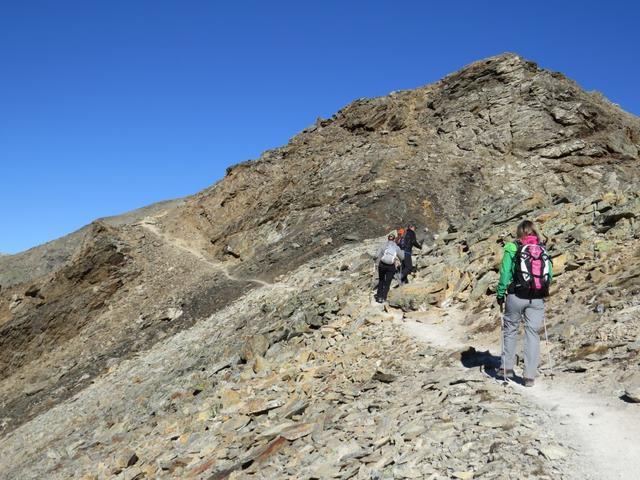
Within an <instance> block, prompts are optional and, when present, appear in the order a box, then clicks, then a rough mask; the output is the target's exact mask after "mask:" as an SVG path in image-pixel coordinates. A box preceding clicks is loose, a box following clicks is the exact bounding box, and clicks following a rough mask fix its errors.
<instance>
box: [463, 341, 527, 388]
mask: <svg viewBox="0 0 640 480" xmlns="http://www.w3.org/2000/svg"><path fill="white" fill-rule="evenodd" d="M500 360H501V359H500V357H499V356H498V355H493V354H492V353H491V352H490V351H489V350H485V351H484V352H481V351H478V350H476V349H475V348H474V347H469V348H467V349H466V350H465V351H464V352H462V353H461V354H460V363H462V366H463V367H465V368H480V369H481V370H482V371H483V372H484V373H485V374H486V375H488V376H490V377H491V378H495V379H496V380H503V376H502V372H501V371H500ZM516 363H517V359H516ZM511 380H512V381H515V382H516V383H523V382H524V380H523V379H522V378H520V377H516V376H514V377H512V378H511Z"/></svg>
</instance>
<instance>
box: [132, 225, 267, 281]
mask: <svg viewBox="0 0 640 480" xmlns="http://www.w3.org/2000/svg"><path fill="white" fill-rule="evenodd" d="M137 225H139V226H141V227H142V228H144V229H146V230H148V231H150V232H151V233H153V234H154V235H156V236H157V237H160V238H161V239H162V240H163V241H164V242H165V243H167V244H169V245H171V246H173V247H174V248H177V249H178V250H182V251H183V252H186V253H188V254H190V255H192V256H193V257H195V258H197V259H198V260H200V261H201V262H202V263H205V264H207V265H209V266H210V267H211V268H213V269H214V270H217V271H218V272H220V273H222V275H224V277H225V278H226V279H227V280H230V281H232V282H240V283H246V282H249V283H255V284H257V285H260V286H263V287H270V286H274V285H276V284H275V283H269V282H265V281H264V280H260V279H258V278H239V277H236V276H234V275H232V274H230V273H229V270H228V269H227V267H225V266H224V265H223V264H222V263H219V262H212V261H211V260H209V259H207V258H206V257H205V256H204V255H203V254H202V252H200V251H198V250H196V249H194V248H192V247H190V246H188V245H186V244H185V243H184V242H183V241H182V240H181V239H178V238H174V237H170V236H169V235H167V234H166V233H164V232H162V231H161V230H160V229H159V228H158V224H157V223H156V222H155V220H154V219H153V218H145V219H144V220H142V221H141V222H139V223H138V224H137Z"/></svg>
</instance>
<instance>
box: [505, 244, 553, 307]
mask: <svg viewBox="0 0 640 480" xmlns="http://www.w3.org/2000/svg"><path fill="white" fill-rule="evenodd" d="M533 238H535V237H533ZM537 242H538V240H537V238H536V239H535V241H533V240H532V239H531V237H527V238H525V239H524V242H520V241H518V242H517V246H518V249H517V250H516V256H515V258H514V263H515V266H514V276H513V283H512V286H513V287H512V289H513V293H515V294H516V295H517V296H518V297H520V298H530V299H531V298H543V297H546V296H547V295H549V284H550V283H551V258H550V257H549V254H548V253H547V250H546V249H545V248H544V245H540V244H539V243H537Z"/></svg>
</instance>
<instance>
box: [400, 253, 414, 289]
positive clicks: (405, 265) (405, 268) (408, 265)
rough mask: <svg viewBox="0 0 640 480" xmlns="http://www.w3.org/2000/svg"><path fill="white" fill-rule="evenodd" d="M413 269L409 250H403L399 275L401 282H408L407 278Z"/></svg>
mask: <svg viewBox="0 0 640 480" xmlns="http://www.w3.org/2000/svg"><path fill="white" fill-rule="evenodd" d="M411 270H413V262H412V261H411V252H404V260H403V261H402V275H400V281H401V282H402V283H409V279H408V278H407V277H408V276H409V274H410V273H411Z"/></svg>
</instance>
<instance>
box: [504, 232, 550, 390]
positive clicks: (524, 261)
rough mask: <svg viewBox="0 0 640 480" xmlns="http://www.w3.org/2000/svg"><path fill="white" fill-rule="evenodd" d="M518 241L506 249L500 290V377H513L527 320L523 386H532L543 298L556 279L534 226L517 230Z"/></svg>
mask: <svg viewBox="0 0 640 480" xmlns="http://www.w3.org/2000/svg"><path fill="white" fill-rule="evenodd" d="M516 237H517V240H516V241H515V242H508V243H507V244H506V245H505V246H504V255H503V257H502V264H501V266H500V280H499V282H498V288H497V302H498V305H499V306H500V310H501V311H502V309H503V307H505V306H506V308H505V311H504V315H503V317H502V362H501V365H500V371H499V372H498V375H500V376H504V377H505V379H507V378H512V377H513V376H514V371H513V369H514V366H515V357H516V342H517V336H518V326H519V325H520V321H524V375H523V376H524V385H525V387H532V386H533V384H534V380H535V378H536V375H537V371H538V363H539V357H540V335H539V332H540V329H541V328H542V325H543V322H544V297H546V296H547V295H548V294H549V284H550V282H551V279H552V278H553V271H552V265H551V260H550V258H549V255H548V254H547V251H546V249H545V248H544V246H543V245H542V244H541V243H542V238H541V237H540V235H539V234H538V232H537V231H536V228H535V225H534V224H533V222H531V221H529V220H525V221H523V222H522V223H520V224H519V225H518V228H517V230H516Z"/></svg>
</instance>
